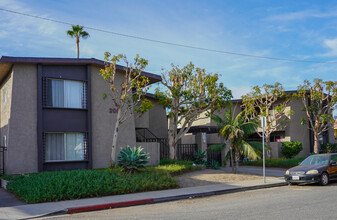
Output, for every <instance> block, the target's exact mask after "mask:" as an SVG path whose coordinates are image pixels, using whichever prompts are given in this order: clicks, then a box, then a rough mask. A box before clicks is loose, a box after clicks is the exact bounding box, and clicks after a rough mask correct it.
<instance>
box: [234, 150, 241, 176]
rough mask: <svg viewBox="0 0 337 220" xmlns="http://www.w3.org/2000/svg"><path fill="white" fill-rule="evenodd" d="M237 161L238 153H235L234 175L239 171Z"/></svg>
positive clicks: (238, 158)
mask: <svg viewBox="0 0 337 220" xmlns="http://www.w3.org/2000/svg"><path fill="white" fill-rule="evenodd" d="M239 160H240V153H239V152H235V173H237V172H238V169H239Z"/></svg>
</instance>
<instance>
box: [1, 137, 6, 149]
mask: <svg viewBox="0 0 337 220" xmlns="http://www.w3.org/2000/svg"><path fill="white" fill-rule="evenodd" d="M2 144H3V146H4V147H7V137H6V135H4V136H3V137H2Z"/></svg>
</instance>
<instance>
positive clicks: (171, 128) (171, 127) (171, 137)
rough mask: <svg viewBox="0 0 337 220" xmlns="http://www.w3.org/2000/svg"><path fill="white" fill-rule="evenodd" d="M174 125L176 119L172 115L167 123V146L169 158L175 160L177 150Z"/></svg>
mask: <svg viewBox="0 0 337 220" xmlns="http://www.w3.org/2000/svg"><path fill="white" fill-rule="evenodd" d="M174 126H176V120H175V118H174V117H172V118H171V119H170V125H169V132H168V135H169V137H168V139H169V148H170V155H169V156H170V159H171V160H175V159H177V152H176V144H177V143H176V140H175V139H176V135H177V134H176V131H175V129H174Z"/></svg>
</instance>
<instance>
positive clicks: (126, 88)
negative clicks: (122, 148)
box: [100, 52, 153, 166]
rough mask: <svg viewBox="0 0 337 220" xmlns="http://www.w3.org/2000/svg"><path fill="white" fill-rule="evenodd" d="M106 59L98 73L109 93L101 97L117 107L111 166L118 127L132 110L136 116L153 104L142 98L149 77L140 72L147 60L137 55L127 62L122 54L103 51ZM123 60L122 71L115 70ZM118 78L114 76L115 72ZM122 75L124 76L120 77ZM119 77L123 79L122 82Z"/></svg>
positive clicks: (112, 164) (129, 115)
mask: <svg viewBox="0 0 337 220" xmlns="http://www.w3.org/2000/svg"><path fill="white" fill-rule="evenodd" d="M104 60H105V61H106V64H105V68H104V69H102V70H101V72H100V74H101V76H102V77H103V78H104V80H106V81H107V82H108V83H109V85H110V93H109V94H106V93H104V94H103V98H104V99H106V98H107V97H110V98H111V100H112V102H113V103H114V105H115V108H116V109H117V118H116V123H115V127H114V133H113V141H112V150H111V156H110V158H111V166H114V165H115V161H116V147H117V138H118V132H119V127H120V126H121V125H122V124H123V123H124V122H125V121H126V120H127V119H128V118H130V117H133V114H134V112H136V113H138V116H140V115H141V114H143V113H144V112H146V111H148V110H149V109H150V108H152V107H153V104H152V103H151V102H150V101H149V100H148V99H145V98H144V95H145V94H146V92H147V91H148V89H149V79H148V78H147V77H146V76H144V75H143V74H142V71H143V70H144V69H145V67H146V66H147V65H148V61H147V60H145V59H144V58H140V57H139V55H137V56H136V57H135V59H134V62H133V63H129V62H128V60H127V57H126V56H125V55H123V54H119V55H117V56H113V57H111V54H110V53H109V52H106V53H105V58H104ZM121 60H123V61H124V63H125V67H124V71H117V68H116V66H117V63H118V62H120V61H121ZM118 73H119V74H120V78H118V79H117V78H116V77H117V74H118ZM123 75H124V77H122V76H123ZM120 79H123V80H122V82H121V81H120Z"/></svg>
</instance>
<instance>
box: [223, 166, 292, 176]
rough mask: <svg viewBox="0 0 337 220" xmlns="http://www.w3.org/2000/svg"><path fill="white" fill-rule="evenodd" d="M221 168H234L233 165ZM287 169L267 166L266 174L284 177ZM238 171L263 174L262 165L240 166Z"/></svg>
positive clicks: (227, 169) (228, 169)
mask: <svg viewBox="0 0 337 220" xmlns="http://www.w3.org/2000/svg"><path fill="white" fill-rule="evenodd" d="M221 169H222V170H225V171H231V170H232V168H231V167H223V168H221ZM286 170H287V169H282V168H270V167H266V176H272V177H283V175H284V173H285V172H286ZM238 171H239V172H240V173H246V174H254V175H261V176H262V175H263V170H262V167H255V166H240V167H239V170H238Z"/></svg>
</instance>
